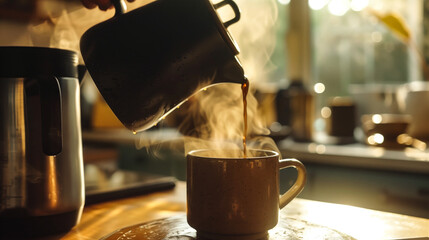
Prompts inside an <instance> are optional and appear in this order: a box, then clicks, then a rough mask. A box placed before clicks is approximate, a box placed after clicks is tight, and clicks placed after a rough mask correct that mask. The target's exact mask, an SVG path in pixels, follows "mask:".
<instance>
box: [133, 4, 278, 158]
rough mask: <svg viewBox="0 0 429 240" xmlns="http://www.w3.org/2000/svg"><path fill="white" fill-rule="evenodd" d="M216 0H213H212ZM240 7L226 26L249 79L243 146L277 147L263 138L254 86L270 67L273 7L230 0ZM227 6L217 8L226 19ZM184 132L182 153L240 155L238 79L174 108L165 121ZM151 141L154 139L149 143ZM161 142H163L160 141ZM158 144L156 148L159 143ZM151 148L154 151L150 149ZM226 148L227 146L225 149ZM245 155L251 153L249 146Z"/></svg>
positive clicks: (142, 144)
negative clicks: (238, 17)
mask: <svg viewBox="0 0 429 240" xmlns="http://www.w3.org/2000/svg"><path fill="white" fill-rule="evenodd" d="M215 2H216V1H215ZM235 2H236V3H237V4H238V5H239V6H240V9H241V13H242V14H241V20H240V21H239V22H238V23H236V24H234V25H232V26H231V27H230V28H229V31H230V32H231V34H232V35H233V37H234V39H235V40H236V41H237V43H238V45H239V46H240V49H241V52H240V54H239V58H240V60H241V62H242V64H243V67H244V70H245V74H246V76H247V77H248V78H249V81H250V91H249V94H248V96H247V105H248V106H247V114H248V132H247V137H248V142H247V146H248V149H265V150H274V151H276V152H279V153H280V151H279V150H278V148H277V146H276V144H275V143H274V141H273V140H272V139H271V138H269V137H266V135H268V134H269V130H268V129H267V128H266V127H265V126H266V124H267V123H264V122H263V121H262V117H261V116H260V112H261V111H260V110H258V102H257V100H256V98H255V96H254V92H255V87H258V86H259V85H262V84H263V83H264V82H267V81H268V77H267V76H268V73H269V72H270V71H272V70H273V69H274V67H273V64H272V63H271V62H270V61H269V58H270V56H271V54H272V52H273V49H274V46H275V29H274V24H275V21H276V19H277V9H276V3H275V1H274V0H264V1H261V0H252V1H249V0H235ZM228 10H230V9H228V7H224V8H221V9H219V10H218V12H219V13H220V16H221V18H222V19H223V20H224V21H226V20H228V19H231V18H232V17H233V13H232V12H231V11H228ZM165 122H166V123H167V124H170V125H173V126H175V127H177V128H178V129H179V131H180V132H181V133H182V134H184V135H185V137H184V153H185V154H186V153H188V152H190V151H192V150H197V149H212V150H215V154H216V156H219V157H222V156H225V154H224V152H225V150H226V149H230V150H238V151H233V152H236V153H237V154H239V155H237V156H234V157H242V154H241V153H242V149H243V145H242V139H243V129H244V122H243V101H242V91H241V86H240V85H239V84H229V83H228V84H219V85H216V86H212V87H209V88H203V90H201V91H200V92H198V93H197V94H196V95H194V96H193V97H191V98H190V99H189V100H188V101H187V102H186V103H184V104H183V105H182V106H181V107H180V109H178V110H175V111H174V112H173V113H172V114H171V115H170V116H167V119H166V121H165ZM152 143H153V142H152ZM147 144H151V143H150V142H147V141H144V142H140V144H139V145H138V147H147V146H148V145H147ZM164 145H165V144H164ZM159 146H160V145H159V144H158V145H157V147H155V148H159ZM154 152H155V153H156V151H154ZM229 152H231V151H229ZM248 156H249V157H252V156H251V155H250V152H249V151H248Z"/></svg>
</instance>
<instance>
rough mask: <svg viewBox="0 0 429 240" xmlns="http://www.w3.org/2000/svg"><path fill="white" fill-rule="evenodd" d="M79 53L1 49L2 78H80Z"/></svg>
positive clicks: (26, 48)
mask: <svg viewBox="0 0 429 240" xmlns="http://www.w3.org/2000/svg"><path fill="white" fill-rule="evenodd" d="M77 64H78V57H77V53H76V52H73V51H69V50H64V49H57V48H45V47H20V46H19V47H15V46H13V47H0V77H13V78H15V77H35V76H46V75H48V76H51V75H54V76H58V77H73V78H77V77H78V72H77Z"/></svg>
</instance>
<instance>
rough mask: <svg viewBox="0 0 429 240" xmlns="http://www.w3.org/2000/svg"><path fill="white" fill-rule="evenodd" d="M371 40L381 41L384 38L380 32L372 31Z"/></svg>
mask: <svg viewBox="0 0 429 240" xmlns="http://www.w3.org/2000/svg"><path fill="white" fill-rule="evenodd" d="M371 40H372V41H373V42H375V43H379V42H381V41H382V40H383V35H382V34H381V33H380V32H372V33H371Z"/></svg>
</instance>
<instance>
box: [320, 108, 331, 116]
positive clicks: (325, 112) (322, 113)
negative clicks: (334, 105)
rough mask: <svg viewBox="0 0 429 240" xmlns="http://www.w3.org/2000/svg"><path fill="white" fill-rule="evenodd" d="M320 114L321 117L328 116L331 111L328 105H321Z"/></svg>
mask: <svg viewBox="0 0 429 240" xmlns="http://www.w3.org/2000/svg"><path fill="white" fill-rule="evenodd" d="M320 114H321V115H322V117H323V118H329V117H330V116H331V114H332V111H331V109H330V108H329V107H323V108H322V110H320Z"/></svg>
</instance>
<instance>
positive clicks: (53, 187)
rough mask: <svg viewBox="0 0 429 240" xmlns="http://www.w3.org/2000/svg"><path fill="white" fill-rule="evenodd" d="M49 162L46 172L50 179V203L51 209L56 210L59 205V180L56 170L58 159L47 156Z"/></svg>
mask: <svg viewBox="0 0 429 240" xmlns="http://www.w3.org/2000/svg"><path fill="white" fill-rule="evenodd" d="M46 157H47V161H48V164H47V165H48V166H47V168H48V169H47V170H46V176H47V178H48V186H47V190H48V192H49V193H48V201H49V203H48V204H49V207H50V208H56V207H57V205H58V184H57V182H58V179H57V169H56V164H55V161H56V158H55V156H46Z"/></svg>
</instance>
